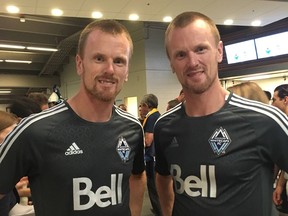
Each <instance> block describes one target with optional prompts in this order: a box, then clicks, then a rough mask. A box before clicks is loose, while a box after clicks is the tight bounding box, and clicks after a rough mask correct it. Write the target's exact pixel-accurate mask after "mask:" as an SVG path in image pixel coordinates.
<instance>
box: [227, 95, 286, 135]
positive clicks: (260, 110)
mask: <svg viewBox="0 0 288 216" xmlns="http://www.w3.org/2000/svg"><path fill="white" fill-rule="evenodd" d="M228 104H229V105H230V106H231V107H232V108H231V109H230V110H231V111H232V112H234V113H237V114H242V115H243V117H246V118H247V117H251V118H253V117H255V118H259V117H260V116H261V117H262V118H261V119H266V121H270V122H271V121H273V122H275V123H276V124H278V125H279V126H281V127H282V128H283V129H284V128H286V129H285V130H287V122H288V118H287V116H286V114H285V113H284V112H282V111H281V110H279V109H278V108H276V107H274V106H272V105H269V104H264V103H261V102H258V101H254V100H249V99H246V98H243V97H240V96H238V95H235V94H233V95H232V96H231V97H230V98H229V99H228ZM265 117H266V118H265ZM251 120H252V119H251Z"/></svg>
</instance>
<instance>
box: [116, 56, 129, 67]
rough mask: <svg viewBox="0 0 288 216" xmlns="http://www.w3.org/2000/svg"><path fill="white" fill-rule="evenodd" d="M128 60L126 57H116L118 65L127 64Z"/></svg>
mask: <svg viewBox="0 0 288 216" xmlns="http://www.w3.org/2000/svg"><path fill="white" fill-rule="evenodd" d="M126 62H127V61H126V59H124V58H121V57H119V58H115V59H114V63H115V64H116V65H126Z"/></svg>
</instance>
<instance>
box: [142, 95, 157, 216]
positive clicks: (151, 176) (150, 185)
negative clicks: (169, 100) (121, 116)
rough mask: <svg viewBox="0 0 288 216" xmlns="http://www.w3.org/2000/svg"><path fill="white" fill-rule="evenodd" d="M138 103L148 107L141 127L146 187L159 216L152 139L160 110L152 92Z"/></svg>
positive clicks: (153, 207) (153, 210)
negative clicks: (142, 131)
mask: <svg viewBox="0 0 288 216" xmlns="http://www.w3.org/2000/svg"><path fill="white" fill-rule="evenodd" d="M140 105H141V107H142V108H144V109H145V108H146V109H148V113H147V115H146V116H145V119H144V121H143V129H144V134H145V163H146V176H147V189H148V194H149V198H150V202H151V205H152V209H151V211H152V212H153V213H154V214H155V215H158V216H161V215H162V214H161V207H160V203H159V197H158V194H157V191H156V185H155V146H154V141H153V129H154V125H155V122H156V121H157V119H158V118H159V116H160V112H159V111H158V110H157V107H158V98H157V97H156V96H155V95H154V94H146V95H144V96H143V98H142V100H141V102H140Z"/></svg>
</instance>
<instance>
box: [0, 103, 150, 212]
mask: <svg viewBox="0 0 288 216" xmlns="http://www.w3.org/2000/svg"><path fill="white" fill-rule="evenodd" d="M143 152H144V142H143V130H142V127H141V124H140V122H139V121H138V119H137V118H135V117H134V116H132V115H131V114H129V113H127V112H124V111H122V110H120V109H118V108H116V107H113V114H112V117H111V120H110V121H109V122H105V123H92V122H87V121H85V120H83V119H81V118H79V117H78V116H77V115H76V114H75V113H74V112H73V110H72V109H71V108H70V107H69V105H68V104H67V103H62V104H60V105H58V106H56V107H53V108H51V109H49V110H47V111H43V112H41V113H39V114H35V115H33V116H30V117H28V118H26V119H24V120H22V122H21V123H20V124H19V125H18V126H17V127H16V129H15V130H14V131H13V132H12V133H11V134H10V135H9V136H8V137H7V138H6V140H5V141H4V143H3V144H2V146H1V148H0V173H1V178H0V194H3V193H7V192H8V191H10V190H12V189H13V187H14V185H15V183H16V182H17V181H18V180H19V178H20V177H21V176H25V175H28V176H29V181H30V184H31V190H32V197H33V202H34V205H35V210H36V215H37V216H51V215H53V216H73V215H77V216H82V215H83V216H90V215H91V216H92V215H93V216H94V215H130V209H129V177H130V175H131V173H133V174H140V173H141V172H143V171H144V169H145V166H144V162H143V161H144V159H143V157H144V153H143Z"/></svg>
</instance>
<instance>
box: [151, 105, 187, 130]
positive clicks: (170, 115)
mask: <svg viewBox="0 0 288 216" xmlns="http://www.w3.org/2000/svg"><path fill="white" fill-rule="evenodd" d="M183 109H184V107H183V105H182V103H180V104H178V105H176V106H175V107H173V108H172V109H170V110H168V111H166V112H164V113H163V114H162V115H160V116H159V118H158V119H157V121H156V124H155V127H156V125H157V126H159V125H163V124H166V123H167V122H170V121H171V120H173V119H177V116H181V113H182V111H183Z"/></svg>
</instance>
